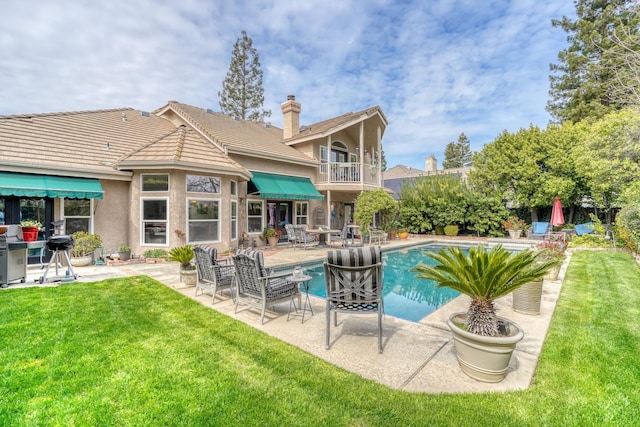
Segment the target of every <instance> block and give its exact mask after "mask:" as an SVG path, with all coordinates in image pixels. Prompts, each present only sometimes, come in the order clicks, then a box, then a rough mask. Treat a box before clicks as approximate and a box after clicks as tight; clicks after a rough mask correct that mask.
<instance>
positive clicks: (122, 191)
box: [93, 179, 131, 253]
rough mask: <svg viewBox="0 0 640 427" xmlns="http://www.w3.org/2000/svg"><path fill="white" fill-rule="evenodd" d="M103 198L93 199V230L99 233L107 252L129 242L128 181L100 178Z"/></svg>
mask: <svg viewBox="0 0 640 427" xmlns="http://www.w3.org/2000/svg"><path fill="white" fill-rule="evenodd" d="M100 184H101V185H102V189H103V190H104V199H102V200H99V199H94V201H93V232H94V233H96V234H98V235H100V238H101V239H102V246H103V247H104V248H105V250H106V251H107V253H111V252H113V251H115V250H116V249H117V248H118V246H120V245H122V244H124V243H127V242H129V241H130V240H129V205H130V202H131V200H130V197H129V184H130V183H129V182H128V181H115V180H103V179H101V180H100Z"/></svg>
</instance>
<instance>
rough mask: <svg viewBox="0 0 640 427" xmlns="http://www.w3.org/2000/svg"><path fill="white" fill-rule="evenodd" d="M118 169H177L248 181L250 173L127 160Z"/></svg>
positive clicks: (189, 163)
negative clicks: (236, 177)
mask: <svg viewBox="0 0 640 427" xmlns="http://www.w3.org/2000/svg"><path fill="white" fill-rule="evenodd" d="M117 167H118V169H120V170H122V169H127V170H129V169H131V170H133V169H135V170H150V169H172V170H174V169H178V170H188V171H194V172H204V173H216V174H222V175H233V176H240V177H242V178H246V179H247V180H249V179H250V178H251V173H250V172H249V171H248V170H247V169H245V168H237V167H234V166H224V165H218V166H215V165H211V166H210V165H205V164H202V163H193V162H184V161H181V160H161V161H158V160H138V161H133V160H128V161H123V162H118V164H117Z"/></svg>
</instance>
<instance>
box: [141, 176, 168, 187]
mask: <svg viewBox="0 0 640 427" xmlns="http://www.w3.org/2000/svg"><path fill="white" fill-rule="evenodd" d="M142 191H169V175H167V174H166V173H163V174H144V175H142Z"/></svg>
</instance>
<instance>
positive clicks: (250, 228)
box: [247, 200, 264, 233]
mask: <svg viewBox="0 0 640 427" xmlns="http://www.w3.org/2000/svg"><path fill="white" fill-rule="evenodd" d="M263 211H264V204H263V202H262V201H261V200H249V201H247V232H248V233H262V229H263V228H264V224H263Z"/></svg>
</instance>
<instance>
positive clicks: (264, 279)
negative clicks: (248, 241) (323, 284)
mask: <svg viewBox="0 0 640 427" xmlns="http://www.w3.org/2000/svg"><path fill="white" fill-rule="evenodd" d="M233 264H234V267H235V272H236V286H237V294H236V305H235V311H234V312H235V313H237V312H238V306H239V305H240V304H245V305H249V306H251V307H255V308H258V309H260V311H261V315H260V323H261V324H263V323H264V315H265V312H266V309H267V307H273V306H275V304H278V303H280V302H284V301H288V302H289V304H290V305H289V309H290V308H291V301H292V299H293V298H294V297H295V296H296V295H297V294H298V285H297V284H296V283H295V282H292V281H288V280H287V279H286V276H290V275H291V273H290V272H285V273H280V274H275V273H271V274H270V273H269V272H268V271H267V270H266V269H265V268H264V260H263V254H262V252H261V251H250V250H244V251H238V253H237V254H236V255H235V256H234V257H233Z"/></svg>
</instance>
